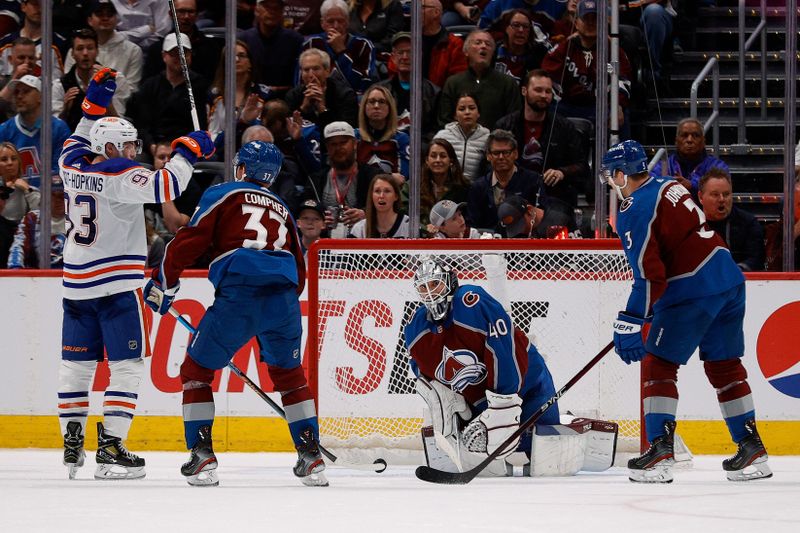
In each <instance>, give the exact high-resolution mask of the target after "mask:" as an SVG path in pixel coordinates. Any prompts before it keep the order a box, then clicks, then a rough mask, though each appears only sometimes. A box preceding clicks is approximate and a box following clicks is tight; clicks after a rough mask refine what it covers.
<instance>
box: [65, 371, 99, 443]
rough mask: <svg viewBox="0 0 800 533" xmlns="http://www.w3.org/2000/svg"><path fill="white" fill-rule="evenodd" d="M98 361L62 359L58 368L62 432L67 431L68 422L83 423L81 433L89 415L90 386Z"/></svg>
mask: <svg viewBox="0 0 800 533" xmlns="http://www.w3.org/2000/svg"><path fill="white" fill-rule="evenodd" d="M96 368H97V361H67V360H64V359H62V360H61V366H60V367H59V369H58V421H59V423H60V425H61V434H62V435H65V434H66V433H67V423H68V422H73V421H74V422H78V423H79V424H80V425H81V435H83V434H84V433H85V432H84V428H85V427H86V417H87V416H89V387H91V384H92V379H93V378H94V371H95V369H96Z"/></svg>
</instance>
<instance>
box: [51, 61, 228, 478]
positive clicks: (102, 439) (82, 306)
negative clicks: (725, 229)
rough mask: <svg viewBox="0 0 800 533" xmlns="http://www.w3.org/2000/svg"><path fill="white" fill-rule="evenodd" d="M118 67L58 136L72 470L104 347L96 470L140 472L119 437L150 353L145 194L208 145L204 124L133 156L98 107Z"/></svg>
mask: <svg viewBox="0 0 800 533" xmlns="http://www.w3.org/2000/svg"><path fill="white" fill-rule="evenodd" d="M115 78H116V72H115V71H113V70H111V69H108V68H104V69H102V70H100V71H99V72H98V73H97V74H96V75H95V76H94V78H92V80H91V82H90V83H89V87H88V88H87V91H86V98H85V99H84V101H83V104H82V106H81V107H82V109H83V115H84V116H83V118H82V119H81V121H80V122H79V123H78V126H77V128H76V130H75V133H74V134H73V135H72V136H70V137H69V138H68V139H67V141H66V142H65V143H64V148H63V150H62V152H61V156H60V157H59V169H60V172H61V176H62V178H63V180H64V189H65V195H64V196H65V201H66V205H67V238H66V243H65V245H64V273H63V286H64V292H63V295H64V298H63V307H64V319H63V328H62V351H61V358H62V361H61V367H60V369H59V388H58V415H59V420H60V423H61V430H62V434H63V435H64V464H65V465H66V466H67V467H68V469H69V477H70V478H71V479H72V478H74V477H75V473H76V471H77V469H78V468H79V467H81V466H82V465H83V462H84V455H85V454H84V451H83V442H84V433H85V432H84V426H85V425H86V418H87V415H88V411H89V390H90V387H91V384H92V379H93V376H94V373H95V369H96V367H97V363H98V362H100V361H102V360H103V354H104V349H105V353H106V354H107V357H108V366H109V369H110V380H109V385H108V387H107V388H106V391H105V396H104V402H103V422H100V423H98V424H97V431H98V435H97V440H98V442H97V446H98V447H97V456H96V461H97V470H96V471H95V478H97V479H109V478H110V479H135V478H141V477H144V475H145V472H144V465H145V461H144V459H142V458H140V457H137V456H136V455H134V454H132V453H130V452H129V451H128V450H127V449H126V448H125V446H124V445H123V442H124V441H125V439H126V438H127V435H128V429H129V428H130V425H131V422H132V420H133V414H134V410H135V409H136V401H137V398H138V394H137V393H138V390H139V382H140V381H141V375H142V370H143V368H144V360H143V358H144V357H146V356H148V355H150V346H149V342H148V337H147V335H148V329H149V328H148V325H147V324H146V323H145V313H144V303H143V299H142V290H141V287H142V284H143V279H144V266H145V260H146V258H147V242H146V237H145V225H144V212H143V208H142V204H144V203H152V202H155V203H161V202H166V201H169V200H174V199H175V198H176V197H177V196H179V195H180V194H181V192H182V191H183V190H184V189H185V188H186V186H187V184H188V183H189V180H190V178H191V176H192V171H193V164H194V163H195V162H196V161H197V159H199V158H207V157H208V156H210V155H211V154H212V153H213V152H214V144H213V143H212V141H211V138H210V137H209V135H208V133H207V132H204V131H195V132H192V133H190V134H188V135H187V136H184V137H180V138H178V139H176V140H175V141H173V143H172V150H173V153H172V157H171V159H170V161H169V163H167V165H166V166H165V167H164V168H163V169H161V170H157V171H151V170H148V169H147V168H145V167H143V166H141V165H140V164H138V163H137V162H136V161H134V158H135V157H136V155H137V154H138V153H140V152H141V141H140V140H139V139H137V131H136V128H134V127H133V125H132V124H131V123H130V122H128V121H126V120H124V119H121V118H117V117H104V116H103V115H105V112H106V107H107V106H108V105H109V103H110V102H111V98H112V97H113V95H114V91H115V90H116V81H115Z"/></svg>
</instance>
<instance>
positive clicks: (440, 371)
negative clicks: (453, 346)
mask: <svg viewBox="0 0 800 533" xmlns="http://www.w3.org/2000/svg"><path fill="white" fill-rule="evenodd" d="M486 374H487V371H486V365H484V364H483V363H481V362H480V360H478V356H477V355H475V353H474V352H472V351H470V350H463V349H461V350H450V349H449V348H448V347H447V346H445V347H444V348H443V349H442V361H441V362H440V363H439V366H437V367H436V379H437V380H438V381H441V382H442V383H444V384H445V385H449V386H450V388H451V389H452V390H454V391H455V392H462V391H463V390H464V389H466V388H467V387H469V386H470V385H476V384H478V383H480V382H481V381H483V380H484V379H486Z"/></svg>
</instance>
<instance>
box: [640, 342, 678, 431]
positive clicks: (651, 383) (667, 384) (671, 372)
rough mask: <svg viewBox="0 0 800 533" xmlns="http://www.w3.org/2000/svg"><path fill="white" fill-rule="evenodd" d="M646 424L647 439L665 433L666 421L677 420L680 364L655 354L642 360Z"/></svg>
mask: <svg viewBox="0 0 800 533" xmlns="http://www.w3.org/2000/svg"><path fill="white" fill-rule="evenodd" d="M642 381H643V382H644V390H643V392H642V402H643V403H644V425H645V430H646V433H647V441H648V442H653V440H655V439H656V438H657V437H660V436H661V435H663V434H664V431H665V430H664V423H665V422H667V421H668V420H673V421H674V420H675V413H676V412H677V411H678V364H677V363H673V362H671V361H665V360H664V359H661V358H659V357H656V356H654V355H653V354H649V353H648V354H647V355H645V357H644V359H643V360H642Z"/></svg>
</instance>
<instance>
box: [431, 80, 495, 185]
mask: <svg viewBox="0 0 800 533" xmlns="http://www.w3.org/2000/svg"><path fill="white" fill-rule="evenodd" d="M480 116H481V113H480V108H479V107H478V101H477V100H476V99H475V96H474V95H471V94H462V95H461V96H459V98H458V100H457V101H456V109H455V116H454V117H453V118H454V119H455V120H454V121H453V122H450V123H449V124H447V125H445V127H444V129H442V130H440V131H439V132H438V133H437V134H436V135H435V136H434V138H437V137H438V138H440V139H446V140H448V141H449V142H450V144H452V145H453V148H455V150H456V156H457V157H458V162H459V163H461V168H462V169H463V171H464V177H465V178H467V180H468V181H470V182H472V181H473V180H475V179H476V178H478V177H480V176H481V175H483V174H484V172H483V169H484V168H485V165H486V142H487V141H488V139H489V129H488V128H486V127H484V126H481V125H480V124H478V119H479V118H480Z"/></svg>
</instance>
